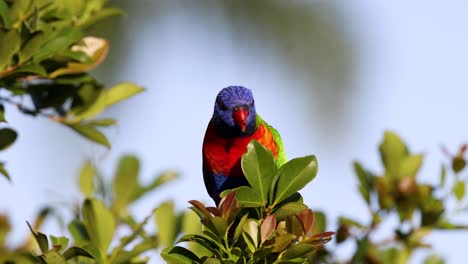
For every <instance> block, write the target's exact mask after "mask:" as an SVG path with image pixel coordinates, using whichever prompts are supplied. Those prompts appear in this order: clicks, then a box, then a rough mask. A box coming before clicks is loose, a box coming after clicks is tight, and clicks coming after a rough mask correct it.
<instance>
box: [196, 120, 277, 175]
mask: <svg viewBox="0 0 468 264" xmlns="http://www.w3.org/2000/svg"><path fill="white" fill-rule="evenodd" d="M253 139H255V140H257V141H258V142H259V143H260V144H262V145H263V146H265V147H266V148H267V149H269V150H270V151H271V152H272V153H273V155H274V157H275V159H276V158H277V155H278V145H277V144H276V142H275V140H274V139H273V135H272V134H271V132H270V130H269V129H268V128H267V127H265V126H264V125H263V124H259V126H258V128H257V131H255V133H254V134H252V135H251V136H249V137H236V138H222V137H220V136H218V135H217V133H216V131H215V130H214V127H213V125H212V124H211V122H210V124H209V125H208V128H207V130H206V134H205V139H204V141H203V155H204V159H205V161H206V162H207V164H206V165H208V167H209V169H210V170H211V171H212V172H213V173H214V174H222V175H224V176H229V177H239V176H243V175H244V174H243V173H242V168H241V165H240V161H241V157H242V155H243V154H244V153H245V150H246V147H247V145H248V144H249V142H250V141H251V140H253Z"/></svg>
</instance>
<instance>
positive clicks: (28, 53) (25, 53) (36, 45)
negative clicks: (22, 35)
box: [19, 31, 46, 63]
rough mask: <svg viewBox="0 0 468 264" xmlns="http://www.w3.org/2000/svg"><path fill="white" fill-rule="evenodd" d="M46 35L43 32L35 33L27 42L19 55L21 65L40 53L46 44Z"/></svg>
mask: <svg viewBox="0 0 468 264" xmlns="http://www.w3.org/2000/svg"><path fill="white" fill-rule="evenodd" d="M45 40H46V39H45V34H44V32H42V31H39V32H37V33H35V34H34V35H33V36H32V37H31V38H30V39H29V40H28V41H27V42H26V44H24V46H23V48H22V49H21V50H20V53H19V63H24V62H25V61H27V60H29V59H30V58H32V57H33V56H34V54H35V53H36V52H38V51H39V49H40V48H41V46H42V45H43V44H44V42H45Z"/></svg>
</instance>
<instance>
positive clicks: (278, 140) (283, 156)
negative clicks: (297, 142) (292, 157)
mask: <svg viewBox="0 0 468 264" xmlns="http://www.w3.org/2000/svg"><path fill="white" fill-rule="evenodd" d="M257 124H263V125H265V126H266V127H267V128H268V130H270V132H271V134H272V135H273V139H274V140H275V142H276V144H277V145H278V158H277V159H276V164H278V167H280V166H281V165H283V164H284V163H286V162H287V161H288V160H287V158H286V152H285V151H284V147H283V140H281V136H280V134H279V132H278V130H276V129H275V128H274V127H272V126H270V125H269V124H268V123H267V122H265V120H263V119H262V118H261V117H260V116H259V115H258V114H257Z"/></svg>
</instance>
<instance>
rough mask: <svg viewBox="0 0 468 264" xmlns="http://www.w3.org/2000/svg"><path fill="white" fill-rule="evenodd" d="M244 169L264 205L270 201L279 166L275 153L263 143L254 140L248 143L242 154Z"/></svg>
mask: <svg viewBox="0 0 468 264" xmlns="http://www.w3.org/2000/svg"><path fill="white" fill-rule="evenodd" d="M241 165H242V170H243V172H244V174H245V177H246V178H247V181H248V182H249V184H250V186H251V187H252V189H253V190H254V191H255V192H258V194H259V195H260V198H261V202H262V204H263V205H266V204H267V202H268V193H269V191H270V186H271V185H272V182H273V178H274V176H275V175H276V173H277V171H278V168H277V166H276V162H275V158H274V157H273V154H272V153H271V152H270V151H269V150H268V149H266V148H265V147H264V146H263V145H262V144H260V143H258V142H257V141H255V140H253V141H251V142H250V143H249V145H247V152H246V153H245V154H244V155H243V156H242V161H241Z"/></svg>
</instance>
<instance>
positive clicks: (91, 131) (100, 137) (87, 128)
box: [68, 124, 110, 148]
mask: <svg viewBox="0 0 468 264" xmlns="http://www.w3.org/2000/svg"><path fill="white" fill-rule="evenodd" d="M68 126H69V127H70V128H71V129H73V130H75V131H76V132H77V133H79V134H80V135H82V136H83V137H85V138H87V139H89V140H91V141H93V142H96V143H98V144H101V145H104V146H106V147H107V148H110V142H109V140H108V139H107V138H106V136H105V135H104V134H103V133H102V132H101V131H99V130H97V129H96V128H95V127H94V126H92V125H89V124H75V125H68Z"/></svg>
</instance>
